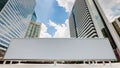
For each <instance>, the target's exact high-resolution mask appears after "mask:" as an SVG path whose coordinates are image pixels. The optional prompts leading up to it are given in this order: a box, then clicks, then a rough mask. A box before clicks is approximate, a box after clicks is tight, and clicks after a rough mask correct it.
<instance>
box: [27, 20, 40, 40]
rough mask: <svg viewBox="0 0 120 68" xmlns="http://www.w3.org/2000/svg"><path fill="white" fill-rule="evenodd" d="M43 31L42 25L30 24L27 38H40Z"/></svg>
mask: <svg viewBox="0 0 120 68" xmlns="http://www.w3.org/2000/svg"><path fill="white" fill-rule="evenodd" d="M40 29H41V24H40V23H35V22H31V23H29V26H28V29H27V32H26V36H25V38H39V34H40Z"/></svg>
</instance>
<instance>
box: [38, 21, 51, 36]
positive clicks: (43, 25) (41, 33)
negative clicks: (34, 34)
mask: <svg viewBox="0 0 120 68" xmlns="http://www.w3.org/2000/svg"><path fill="white" fill-rule="evenodd" d="M47 29H48V28H47V26H46V25H45V24H43V23H42V25H41V31H40V35H39V36H40V37H39V38H51V37H52V36H51V35H50V34H49V33H48V32H47Z"/></svg>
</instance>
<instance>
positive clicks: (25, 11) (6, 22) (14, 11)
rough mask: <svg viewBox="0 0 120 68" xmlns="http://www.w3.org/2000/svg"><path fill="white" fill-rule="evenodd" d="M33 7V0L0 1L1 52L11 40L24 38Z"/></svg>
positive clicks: (34, 3)
mask: <svg viewBox="0 0 120 68" xmlns="http://www.w3.org/2000/svg"><path fill="white" fill-rule="evenodd" d="M28 1H29V2H28ZM1 4H2V5H1ZM35 5H36V2H35V0H0V10H1V11H0V47H1V49H2V50H6V49H7V47H8V46H9V44H10V41H11V39H13V38H24V37H25V34H26V31H27V27H28V24H29V23H28V22H29V21H30V20H31V17H32V14H33V12H34V7H35Z"/></svg>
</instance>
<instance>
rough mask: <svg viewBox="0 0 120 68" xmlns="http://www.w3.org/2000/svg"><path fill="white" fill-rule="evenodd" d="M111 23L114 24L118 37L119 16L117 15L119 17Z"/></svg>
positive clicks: (119, 29)
mask: <svg viewBox="0 0 120 68" xmlns="http://www.w3.org/2000/svg"><path fill="white" fill-rule="evenodd" d="M112 25H113V26H114V28H115V30H116V32H117V34H118V35H119V37H120V17H119V18H116V19H115V20H114V21H113V22H112Z"/></svg>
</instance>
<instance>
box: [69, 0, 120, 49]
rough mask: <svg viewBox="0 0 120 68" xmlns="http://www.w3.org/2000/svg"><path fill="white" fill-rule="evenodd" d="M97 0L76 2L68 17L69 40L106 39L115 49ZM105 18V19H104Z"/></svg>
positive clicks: (114, 43) (78, 0)
mask: <svg viewBox="0 0 120 68" xmlns="http://www.w3.org/2000/svg"><path fill="white" fill-rule="evenodd" d="M100 8H101V7H100V5H99V3H98V2H97V0H76V2H75V4H74V6H73V9H72V12H71V15H70V22H69V23H70V24H69V25H70V36H71V38H108V39H109V41H110V43H111V46H112V48H113V49H117V48H118V47H117V46H116V42H115V39H114V38H113V37H114V36H113V35H112V34H111V33H112V32H111V30H110V28H111V27H110V26H109V24H108V21H106V19H107V18H106V16H105V14H104V13H103V12H102V9H100ZM104 17H105V18H104Z"/></svg>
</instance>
